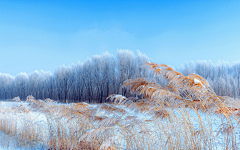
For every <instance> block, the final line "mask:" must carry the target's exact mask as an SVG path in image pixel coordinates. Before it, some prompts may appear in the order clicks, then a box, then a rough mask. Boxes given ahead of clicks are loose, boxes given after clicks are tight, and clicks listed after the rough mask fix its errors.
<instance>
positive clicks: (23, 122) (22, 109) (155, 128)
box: [0, 101, 240, 149]
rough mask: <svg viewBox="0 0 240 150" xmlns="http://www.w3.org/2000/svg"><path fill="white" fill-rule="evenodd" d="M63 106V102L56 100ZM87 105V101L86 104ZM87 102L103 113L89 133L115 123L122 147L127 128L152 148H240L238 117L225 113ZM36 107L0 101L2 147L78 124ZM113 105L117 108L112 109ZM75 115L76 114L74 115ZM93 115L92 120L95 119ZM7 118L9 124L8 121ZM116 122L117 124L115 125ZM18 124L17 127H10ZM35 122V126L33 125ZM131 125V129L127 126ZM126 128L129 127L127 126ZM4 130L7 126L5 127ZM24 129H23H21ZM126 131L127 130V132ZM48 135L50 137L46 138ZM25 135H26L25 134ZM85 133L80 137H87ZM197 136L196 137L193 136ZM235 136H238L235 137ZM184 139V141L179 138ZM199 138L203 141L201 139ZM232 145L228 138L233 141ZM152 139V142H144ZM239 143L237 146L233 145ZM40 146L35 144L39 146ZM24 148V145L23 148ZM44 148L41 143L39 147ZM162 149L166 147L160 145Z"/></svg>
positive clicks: (40, 139)
mask: <svg viewBox="0 0 240 150" xmlns="http://www.w3.org/2000/svg"><path fill="white" fill-rule="evenodd" d="M53 105H56V106H59V108H61V107H63V106H62V105H63V104H53ZM84 105H85V104H84ZM86 105H87V108H88V110H94V111H92V112H94V114H93V115H92V118H91V119H92V120H97V119H96V118H97V117H101V119H98V121H94V122H92V125H91V128H90V127H88V128H86V130H87V131H86V133H87V134H88V135H90V134H91V133H93V132H96V130H97V129H98V128H100V127H111V128H113V129H114V137H112V140H113V141H115V143H121V146H119V147H121V149H125V148H124V147H126V146H127V144H128V141H127V139H126V137H125V136H126V134H129V133H125V132H127V130H128V129H129V132H131V131H132V133H131V135H129V138H131V139H129V140H137V139H140V140H139V145H140V146H141V148H143V149H149V147H151V148H152V147H155V148H156V149H157V148H159V145H161V147H165V148H166V149H169V148H174V146H173V147H171V144H173V145H174V144H176V143H171V142H180V143H178V144H176V145H178V146H179V147H184V146H187V145H186V144H189V143H191V142H192V143H195V144H196V143H197V145H196V147H201V146H204V148H207V149H226V148H229V149H232V148H236V149H238V148H240V146H238V145H236V143H237V144H239V142H240V130H239V124H238V119H237V117H234V116H233V117H229V118H228V117H227V118H226V117H224V116H223V115H218V114H211V115H210V114H209V113H204V112H200V111H195V110H193V109H190V108H184V109H183V108H175V109H169V108H168V109H166V110H167V111H168V112H169V114H170V116H169V117H168V118H163V119H162V118H161V117H156V115H154V114H153V113H152V112H151V111H143V112H141V111H139V110H138V109H131V108H129V107H126V106H123V105H122V106H116V105H110V104H101V105H96V104H95V105H90V104H89V105H88V104H86ZM65 106H66V107H69V108H72V107H73V106H74V104H64V107H65ZM34 108H35V107H33V105H31V104H30V103H26V102H5V101H1V102H0V121H1V122H0V123H1V127H5V128H6V129H5V132H6V133H4V132H3V131H0V141H1V142H0V144H1V145H2V146H0V149H17V148H18V146H19V145H18V144H19V141H21V140H23V139H22V138H21V137H22V135H23V134H24V133H25V131H29V130H31V132H32V133H33V135H36V134H39V135H38V136H37V137H36V138H37V139H38V141H37V142H35V143H34V141H31V140H29V141H27V142H26V143H24V144H26V146H25V148H26V149H31V145H34V144H39V143H40V146H42V145H41V144H44V143H45V142H47V140H49V137H51V134H55V133H51V132H49V131H50V129H49V127H50V128H54V125H56V126H57V123H58V124H63V125H64V129H68V130H66V131H65V132H66V133H65V134H70V132H71V131H70V129H71V128H72V127H73V126H78V122H77V120H76V122H75V124H74V120H72V121H69V119H68V118H64V117H63V115H62V116H61V117H60V118H59V116H58V113H60V111H59V112H58V111H57V110H54V109H51V110H52V112H50V113H52V114H55V115H56V120H55V121H54V120H50V119H49V118H48V115H47V114H46V113H45V112H44V111H43V110H38V108H35V109H34ZM106 108H111V109H112V110H114V111H109V109H106ZM72 117H74V116H72ZM91 119H90V120H91ZM4 122H5V123H6V122H8V124H6V125H4ZM70 124H71V125H70ZM112 124H113V125H112ZM7 126H9V130H11V131H8V127H7ZM13 126H14V127H15V128H13V129H15V131H13V130H12V128H11V129H10V127H13ZM32 126H34V129H33V128H32ZM125 128H127V129H125ZM123 129H125V130H126V131H125V130H123ZM0 130H3V128H1V129H0ZM20 131H21V132H20ZM123 132H124V133H123ZM44 137H48V138H47V139H44ZM24 138H25V137H24ZM83 138H84V137H83V136H82V137H81V138H80V139H83ZM192 138H194V139H192ZM233 138H235V139H233ZM179 139H182V141H179ZM196 141H200V142H199V143H198V142H196ZM233 141H235V144H234V143H232V144H230V146H232V147H228V145H227V143H226V142H233ZM144 142H145V143H151V145H147V144H144ZM233 146H235V147H233ZM21 148H23V147H21ZM36 148H37V147H34V149H36ZM19 149H20V148H19ZM39 149H41V147H39ZM159 149H162V148H159Z"/></svg>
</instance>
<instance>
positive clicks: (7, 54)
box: [0, 0, 240, 76]
mask: <svg viewBox="0 0 240 150" xmlns="http://www.w3.org/2000/svg"><path fill="white" fill-rule="evenodd" d="M239 8H240V1H231V0H230V1H223V0H213V1H207V0H201V1H200V0H199V1H196V0H191V1H190V0H181V1H179V0H176V1H173V0H166V1H161V0H158V1H153V0H152V1H151V0H148V1H147V0H138V1H137V0H128V1H127V0H121V1H120V0H109V1H106V0H86V1H83V0H82V1H81V0H78V1H73V0H68V1H67V0H66V1H61V0H40V1H37V0H0V72H2V73H9V74H11V75H14V76H16V75H17V74H18V73H19V72H26V73H30V72H33V71H34V70H44V71H51V72H54V70H55V69H56V68H57V67H58V66H62V65H63V64H65V65H66V66H68V65H71V64H72V63H75V64H76V63H77V62H78V61H84V60H86V59H87V58H90V57H91V56H92V55H95V54H102V53H104V52H106V51H108V52H109V53H111V54H113V55H115V54H116V51H117V49H129V50H132V51H134V52H136V51H137V50H139V51H141V52H142V53H145V54H146V55H147V56H149V57H150V58H151V59H152V60H154V61H155V62H157V63H164V64H167V65H171V66H174V67H179V66H180V65H181V64H184V63H185V62H188V61H190V60H192V61H196V60H212V61H213V62H214V63H217V62H218V61H219V60H225V61H229V62H230V63H232V62H233V61H237V60H240V42H239V41H240V19H239V17H240V9H239Z"/></svg>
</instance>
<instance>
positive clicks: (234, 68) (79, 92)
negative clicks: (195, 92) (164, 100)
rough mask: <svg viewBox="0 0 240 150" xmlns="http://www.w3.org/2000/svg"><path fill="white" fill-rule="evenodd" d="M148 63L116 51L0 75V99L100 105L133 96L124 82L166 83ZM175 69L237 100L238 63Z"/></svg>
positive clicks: (196, 64)
mask: <svg viewBox="0 0 240 150" xmlns="http://www.w3.org/2000/svg"><path fill="white" fill-rule="evenodd" d="M160 59H161V58H160ZM149 61H150V59H149V58H148V56H147V55H145V54H143V53H141V52H139V51H138V52H137V55H135V54H134V53H133V52H132V51H129V50H118V51H117V55H116V56H113V55H111V54H109V53H104V54H102V55H94V56H92V58H89V59H87V60H86V61H84V62H79V63H77V64H73V65H71V66H64V65H63V66H61V67H58V68H57V69H56V70H55V72H54V73H51V72H44V71H34V72H32V73H30V74H26V73H19V74H18V75H17V76H16V77H13V76H11V75H9V74H5V73H0V99H12V98H13V97H17V96H19V97H20V99H21V100H25V99H26V97H27V96H28V95H32V96H33V97H35V98H36V99H46V98H50V99H54V100H57V101H59V102H64V103H65V102H75V103H76V102H88V103H104V102H108V100H106V98H107V97H108V96H109V95H111V94H120V95H124V96H127V97H130V96H136V95H132V94H131V93H130V92H129V90H127V89H125V88H122V85H123V82H124V81H126V80H128V79H136V78H138V77H142V78H146V79H147V78H154V79H155V80H156V82H158V83H159V84H160V85H166V84H167V82H168V81H167V80H164V79H159V78H155V76H154V74H152V73H151V72H150V71H149V69H147V68H145V67H144V66H143V64H144V63H146V62H149ZM159 61H160V62H161V60H159ZM163 63H164V62H163ZM173 68H174V67H173ZM175 70H177V71H179V72H181V73H182V74H184V75H186V76H187V75H189V74H192V73H195V74H198V75H200V76H202V77H203V78H205V79H207V81H208V82H209V84H210V86H211V87H212V88H213V90H214V91H215V93H216V94H217V95H219V96H230V97H232V98H239V95H240V93H239V88H240V87H239V86H240V62H234V63H233V64H231V65H230V64H229V63H228V62H225V61H219V62H218V63H217V64H213V63H212V62H211V61H206V60H199V61H197V62H193V61H191V62H187V63H185V65H182V66H181V67H180V68H176V69H175Z"/></svg>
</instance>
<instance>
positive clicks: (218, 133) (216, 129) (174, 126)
mask: <svg viewBox="0 0 240 150" xmlns="http://www.w3.org/2000/svg"><path fill="white" fill-rule="evenodd" d="M194 82H195V80H194ZM28 104H29V103H25V102H4V101H0V109H1V112H0V119H1V118H2V117H8V119H12V121H15V122H18V127H17V128H26V124H27V123H28V122H29V123H35V124H39V125H40V126H41V128H42V129H44V128H47V127H46V126H45V125H46V122H47V119H46V117H45V115H44V114H43V113H41V112H31V113H29V115H30V118H34V122H31V120H24V116H23V115H22V114H21V113H11V114H5V113H6V112H7V111H6V110H8V109H11V108H14V107H18V106H22V107H26V108H27V107H28ZM58 105H62V104H58ZM66 105H67V104H66ZM68 105H71V104H68ZM106 105H110V104H106ZM89 107H90V108H92V109H93V108H96V107H98V105H97V104H94V105H91V104H89ZM116 107H118V108H122V109H124V110H125V111H126V112H127V113H126V114H125V115H121V114H118V113H114V114H112V113H106V112H105V111H104V110H99V111H98V112H97V113H96V115H99V116H107V117H109V118H111V117H119V118H122V119H123V120H124V118H129V117H134V118H135V119H136V120H139V122H146V123H145V125H146V126H147V127H148V129H146V131H142V129H140V128H138V127H136V130H139V132H151V133H152V135H151V136H152V137H157V136H158V135H159V134H162V133H164V132H169V133H174V132H176V131H177V130H179V129H180V127H181V126H184V123H183V122H184V121H182V119H183V120H184V119H186V118H184V116H185V115H184V114H186V113H188V114H189V118H188V120H189V122H191V123H192V126H193V127H194V128H196V129H199V130H201V125H200V123H199V116H198V115H200V116H201V117H200V118H201V119H202V123H206V124H205V125H204V126H205V127H206V129H209V128H212V130H211V131H213V133H211V134H212V135H214V137H217V139H214V140H215V142H214V146H215V147H217V149H223V148H224V144H225V143H224V136H223V134H224V133H223V132H222V131H223V130H221V129H223V128H224V124H228V121H227V119H226V118H224V117H223V116H221V115H211V116H208V114H206V113H202V112H198V113H196V112H195V111H194V110H192V109H190V108H186V109H185V110H184V111H185V112H184V111H183V110H181V109H174V110H170V109H169V111H170V112H171V113H173V114H175V115H177V116H178V118H179V121H178V122H169V121H167V119H160V118H158V119H156V118H153V115H151V114H150V113H139V112H136V110H134V109H129V108H126V107H125V106H116ZM5 109H6V110H5ZM13 119H14V120H13ZM230 119H231V120H232V123H233V126H234V129H235V132H234V135H235V136H236V139H237V143H239V142H240V130H239V125H238V122H237V121H236V120H235V119H233V118H230ZM148 120H150V121H148ZM159 122H161V124H162V125H163V126H164V127H163V128H162V129H163V130H161V131H159V128H157V126H159ZM209 122H211V125H210V126H209V125H208V123H209ZM126 123H129V122H126ZM92 130H93V129H92ZM92 130H89V131H88V132H92ZM43 131H44V130H43ZM117 132H118V131H117V130H116V134H118V133H117ZM42 134H47V133H42ZM118 138H120V137H116V138H113V139H115V140H116V139H118ZM166 139H167V137H164V136H163V137H162V138H161V139H160V140H163V141H167V140H166ZM4 140H5V141H6V140H8V142H5V141H4ZM0 141H1V142H0V144H3V143H8V147H7V148H6V145H2V146H1V145H0V150H5V149H18V147H16V141H14V138H11V137H9V135H7V134H5V133H4V132H2V131H0ZM163 143H166V142H163ZM105 144H106V145H107V144H108V143H105ZM156 144H158V143H156ZM123 145H124V142H123ZM238 148H240V146H239V147H238ZM39 149H41V148H39Z"/></svg>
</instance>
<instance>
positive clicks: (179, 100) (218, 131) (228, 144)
mask: <svg viewBox="0 0 240 150" xmlns="http://www.w3.org/2000/svg"><path fill="white" fill-rule="evenodd" d="M145 66H146V67H148V68H150V70H152V71H153V73H154V74H155V75H156V76H158V77H159V78H162V77H163V78H165V79H167V80H168V81H169V82H168V83H169V84H167V85H166V86H161V85H159V84H158V83H157V82H155V81H154V80H153V79H144V78H137V79H135V80H132V79H130V80H127V81H125V83H124V85H123V87H124V88H127V89H129V90H130V92H132V93H133V94H136V95H141V96H142V95H143V97H144V99H138V98H136V97H130V98H127V97H124V96H121V95H115V94H114V95H110V96H109V97H108V98H107V99H109V100H111V101H112V102H113V103H112V104H106V103H105V104H98V105H91V104H87V103H72V104H64V105H63V104H58V103H57V102H55V101H53V100H51V99H46V100H44V101H43V100H35V99H34V98H33V97H31V96H29V97H28V98H27V103H22V102H21V101H20V99H19V98H14V100H16V101H18V104H19V105H17V106H15V107H1V109H0V114H1V117H0V130H1V131H2V132H4V133H5V134H4V135H5V136H6V137H5V138H6V139H5V141H4V142H2V143H0V144H4V146H5V147H9V146H10V145H13V146H14V147H16V148H22V149H26V148H30V149H76V150H77V149H86V150H90V149H92V150H95V149H96V150H97V149H100V150H106V149H107V150H115V149H238V148H240V147H239V140H237V139H238V137H237V135H238V134H237V132H239V120H238V118H239V116H240V104H239V103H238V102H237V100H233V99H232V98H230V97H220V96H217V95H216V94H215V93H214V91H213V90H212V88H211V87H210V86H209V84H208V82H207V81H206V80H205V79H204V78H202V77H201V76H199V75H196V74H191V75H189V76H184V75H182V74H181V73H179V72H176V71H174V70H173V69H172V68H171V67H168V66H167V65H163V64H160V65H158V64H154V63H146V64H145ZM238 136H239V135H238ZM219 137H220V138H219ZM13 139H14V140H13ZM9 141H11V142H13V143H9ZM14 141H15V142H14Z"/></svg>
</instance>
